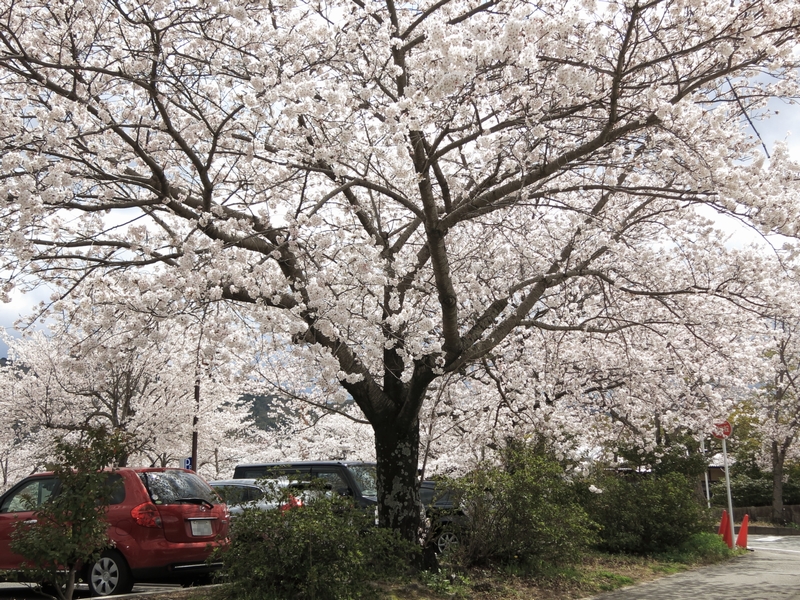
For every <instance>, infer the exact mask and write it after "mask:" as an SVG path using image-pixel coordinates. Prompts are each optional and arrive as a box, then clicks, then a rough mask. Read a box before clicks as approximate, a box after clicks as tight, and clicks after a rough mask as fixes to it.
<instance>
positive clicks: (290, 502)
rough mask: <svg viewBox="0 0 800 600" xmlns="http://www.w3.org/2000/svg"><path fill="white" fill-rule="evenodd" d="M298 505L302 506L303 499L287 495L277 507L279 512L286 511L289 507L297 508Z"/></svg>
mask: <svg viewBox="0 0 800 600" xmlns="http://www.w3.org/2000/svg"><path fill="white" fill-rule="evenodd" d="M299 506H303V500H302V499H300V498H297V497H296V496H289V499H288V500H287V501H286V502H285V503H283V504H281V505H280V506H279V507H278V508H280V510H281V512H286V511H287V510H289V509H290V508H297V507H299Z"/></svg>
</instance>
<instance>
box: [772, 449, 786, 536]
mask: <svg viewBox="0 0 800 600" xmlns="http://www.w3.org/2000/svg"><path fill="white" fill-rule="evenodd" d="M786 447H787V446H786V445H785V444H778V442H777V441H773V442H772V522H773V523H778V524H783V463H784V459H785V458H786Z"/></svg>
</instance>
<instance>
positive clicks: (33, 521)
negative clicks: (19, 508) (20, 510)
mask: <svg viewBox="0 0 800 600" xmlns="http://www.w3.org/2000/svg"><path fill="white" fill-rule="evenodd" d="M23 523H25V525H33V524H34V523H36V519H28V520H27V521H23Z"/></svg>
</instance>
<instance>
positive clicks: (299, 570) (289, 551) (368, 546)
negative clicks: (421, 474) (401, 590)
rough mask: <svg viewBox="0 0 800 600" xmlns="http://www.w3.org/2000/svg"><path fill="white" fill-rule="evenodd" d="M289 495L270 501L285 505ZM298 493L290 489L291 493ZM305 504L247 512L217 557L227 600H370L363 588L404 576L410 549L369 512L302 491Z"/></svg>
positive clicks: (347, 502)
mask: <svg viewBox="0 0 800 600" xmlns="http://www.w3.org/2000/svg"><path fill="white" fill-rule="evenodd" d="M290 492H291V490H284V491H283V492H280V493H278V494H276V497H275V498H274V499H275V500H276V501H277V503H278V504H285V503H286V502H287V501H288V496H289V493H290ZM295 493H297V490H295ZM309 494H310V495H311V496H320V497H317V498H316V499H313V498H312V499H310V501H307V502H306V504H305V505H304V506H301V507H295V508H290V509H288V510H287V509H280V508H276V509H274V510H267V511H263V510H258V509H248V510H245V511H244V513H243V514H242V515H240V516H237V517H236V518H235V520H234V522H233V525H232V529H231V544H230V546H229V547H228V548H227V549H225V550H224V551H222V558H223V561H224V565H225V566H224V569H223V573H222V577H224V578H226V579H227V580H228V581H229V582H230V583H231V592H232V597H235V598H242V599H245V598H259V599H265V600H266V599H276V600H277V599H281V600H282V599H285V598H303V599H313V600H338V599H345V598H359V597H362V596H370V595H372V594H370V593H368V592H369V589H368V587H367V583H368V582H369V581H371V580H373V579H375V578H380V577H385V576H390V575H393V574H395V573H397V572H398V571H405V570H406V569H407V568H408V565H409V564H410V562H411V561H412V560H413V555H414V553H415V551H417V549H416V548H415V547H411V546H410V545H409V544H407V543H405V542H402V541H401V540H400V539H399V537H398V536H397V535H396V533H395V532H393V531H391V530H387V529H380V528H378V527H376V526H375V514H374V512H373V511H370V510H364V509H361V508H357V507H354V506H353V504H352V501H351V500H349V499H348V498H344V497H338V496H335V495H328V494H323V493H319V492H316V491H313V490H312V491H311V492H303V493H302V495H303V496H305V497H306V500H309Z"/></svg>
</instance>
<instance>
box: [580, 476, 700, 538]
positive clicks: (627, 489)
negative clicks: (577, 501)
mask: <svg viewBox="0 0 800 600" xmlns="http://www.w3.org/2000/svg"><path fill="white" fill-rule="evenodd" d="M591 490H594V491H591ZM582 499H583V506H584V507H585V509H586V511H587V513H588V514H589V516H590V517H591V518H592V519H593V520H594V521H595V522H596V523H598V524H599V525H600V526H601V530H600V541H599V543H598V548H599V549H601V550H606V551H609V552H628V553H634V554H648V553H654V552H663V551H665V550H667V549H670V548H676V547H678V546H680V545H681V544H682V543H684V542H686V541H687V540H688V539H689V538H691V536H692V535H694V534H696V533H700V532H702V531H707V530H708V529H709V528H710V527H711V525H712V522H711V518H710V515H709V513H708V511H707V510H706V509H705V508H704V507H703V506H702V505H701V504H700V503H699V502H698V501H697V499H696V497H695V494H694V487H693V485H692V483H691V481H690V480H689V479H688V478H687V477H685V476H684V475H681V474H679V473H665V474H664V475H662V476H660V477H652V476H646V475H641V476H640V475H637V476H629V477H620V476H617V475H605V476H601V477H600V478H598V479H596V480H594V481H592V482H589V481H587V482H585V484H584V486H583V492H582Z"/></svg>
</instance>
